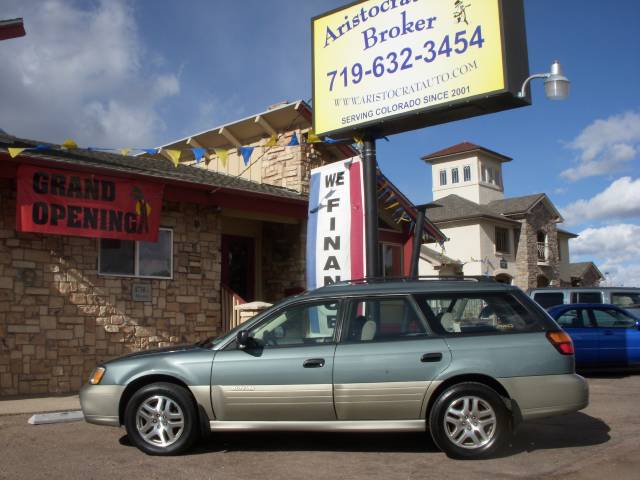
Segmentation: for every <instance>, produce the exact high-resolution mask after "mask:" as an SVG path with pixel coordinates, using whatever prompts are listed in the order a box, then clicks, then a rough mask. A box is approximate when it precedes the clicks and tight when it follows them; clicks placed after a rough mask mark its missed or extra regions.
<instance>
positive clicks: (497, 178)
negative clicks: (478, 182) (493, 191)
mask: <svg viewBox="0 0 640 480" xmlns="http://www.w3.org/2000/svg"><path fill="white" fill-rule="evenodd" d="M496 185H498V186H501V180H500V169H497V170H496Z"/></svg>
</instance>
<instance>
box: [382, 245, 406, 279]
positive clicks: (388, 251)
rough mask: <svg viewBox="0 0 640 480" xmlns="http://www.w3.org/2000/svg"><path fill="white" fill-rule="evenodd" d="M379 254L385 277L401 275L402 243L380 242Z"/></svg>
mask: <svg viewBox="0 0 640 480" xmlns="http://www.w3.org/2000/svg"><path fill="white" fill-rule="evenodd" d="M380 256H381V263H382V274H383V276H384V277H385V278H387V277H401V276H402V245H397V244H393V243H381V244H380Z"/></svg>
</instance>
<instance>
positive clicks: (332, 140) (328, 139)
mask: <svg viewBox="0 0 640 480" xmlns="http://www.w3.org/2000/svg"><path fill="white" fill-rule="evenodd" d="M323 142H324V143H338V140H335V139H333V138H330V137H324V140H323Z"/></svg>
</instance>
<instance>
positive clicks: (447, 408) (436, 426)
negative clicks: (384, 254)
mask: <svg viewBox="0 0 640 480" xmlns="http://www.w3.org/2000/svg"><path fill="white" fill-rule="evenodd" d="M429 429H430V431H431V436H432V437H433V441H434V442H435V443H436V445H438V447H440V449H441V450H442V451H444V452H445V453H446V454H447V455H448V456H450V457H453V458H459V459H475V458H484V457H488V456H491V455H492V454H494V453H496V452H497V451H498V450H499V449H500V448H501V447H502V446H503V445H504V443H505V442H506V441H507V439H508V438H509V435H510V432H511V426H510V416H509V411H508V410H507V408H506V406H505V404H504V401H503V400H502V398H501V397H500V395H499V394H498V393H496V391H495V390H493V389H492V388H490V387H488V386H486V385H484V384H481V383H475V382H465V383H459V384H457V385H453V386H451V387H449V388H448V389H446V390H445V391H444V392H442V394H440V396H439V397H438V399H437V400H436V402H435V403H434V405H433V408H432V409H431V413H430V415H429Z"/></svg>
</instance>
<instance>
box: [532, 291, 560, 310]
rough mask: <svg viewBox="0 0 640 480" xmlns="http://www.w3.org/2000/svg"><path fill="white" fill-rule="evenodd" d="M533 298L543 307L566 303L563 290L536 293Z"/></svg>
mask: <svg viewBox="0 0 640 480" xmlns="http://www.w3.org/2000/svg"><path fill="white" fill-rule="evenodd" d="M533 299H534V300H535V301H536V302H538V305H540V306H541V307H542V308H550V307H555V306H556V305H562V304H563V303H564V294H563V293H562V292H546V293H534V294H533Z"/></svg>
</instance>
